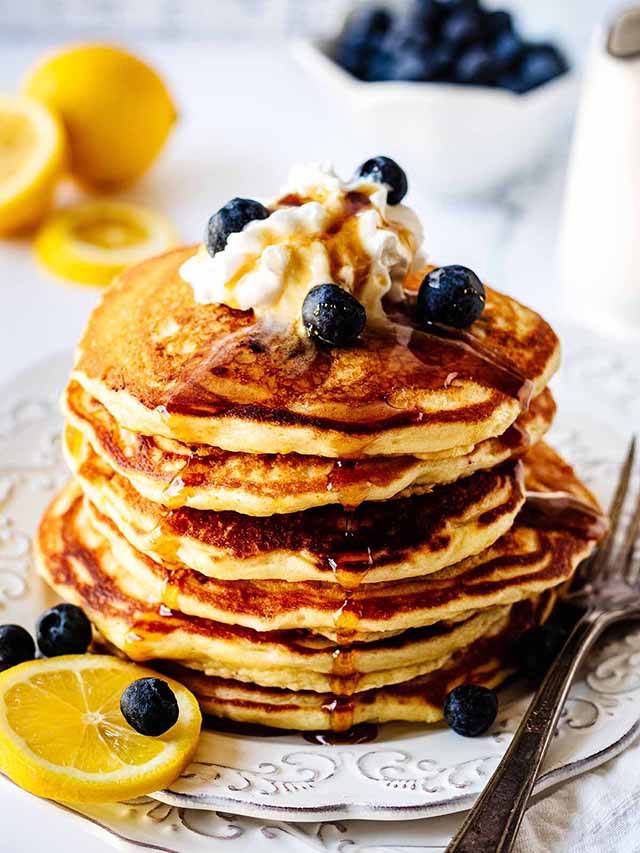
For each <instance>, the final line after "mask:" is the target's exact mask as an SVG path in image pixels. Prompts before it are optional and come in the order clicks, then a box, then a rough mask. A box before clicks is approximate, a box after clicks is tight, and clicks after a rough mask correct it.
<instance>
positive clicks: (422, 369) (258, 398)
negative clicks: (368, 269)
mask: <svg viewBox="0 0 640 853" xmlns="http://www.w3.org/2000/svg"><path fill="white" fill-rule="evenodd" d="M194 253H195V249H194V248H193V247H191V248H183V249H178V250H174V251H172V252H168V253H167V254H165V255H161V256H158V257H155V258H151V259H149V260H146V261H144V262H143V263H141V264H139V265H137V266H135V267H132V268H130V269H128V270H126V271H125V272H124V273H123V274H122V275H121V276H120V277H119V278H118V280H117V281H116V282H115V283H114V284H113V285H112V286H111V287H110V288H109V289H108V290H107V291H106V292H105V294H104V297H103V299H102V302H101V304H100V305H99V306H98V307H97V308H96V310H95V311H94V312H93V314H92V315H91V318H90V320H89V323H88V326H87V328H86V330H85V333H84V335H83V337H82V340H81V342H80V345H79V348H78V353H77V360H76V365H75V369H74V372H73V378H74V379H75V380H76V381H78V382H79V383H80V384H81V385H82V386H83V387H84V388H85V389H86V391H87V392H88V393H89V394H90V395H91V396H93V397H95V398H96V399H97V400H99V401H100V402H101V403H102V404H103V405H104V406H106V408H107V409H108V410H109V411H110V412H111V414H112V415H113V417H114V418H115V420H116V421H117V422H118V423H119V424H120V425H121V426H123V427H125V428H126V429H129V430H132V431H134V432H138V433H142V434H145V435H159V436H165V437H167V438H173V439H176V440H178V441H182V442H186V443H198V444H208V445H214V446H216V447H220V448H222V449H224V450H230V451H239V452H248V453H291V452H295V453H300V454H304V455H306V454H312V455H320V456H327V457H333V458H338V459H345V458H355V457H360V456H378V455H383V456H386V455H392V454H402V455H404V454H410V455H416V454H420V453H434V452H438V451H443V450H449V449H452V448H455V447H461V446H472V445H476V444H478V443H479V442H481V441H484V440H485V439H487V438H491V437H494V436H497V435H502V434H503V433H504V432H505V431H506V430H507V429H508V427H509V426H510V425H511V424H512V423H513V422H514V421H515V420H516V418H517V417H518V416H519V415H520V413H521V411H522V410H523V407H524V406H525V405H526V400H527V399H528V397H529V396H531V395H533V396H536V395H537V394H538V393H540V392H541V391H542V390H543V388H544V387H545V386H546V385H547V383H548V381H549V378H550V377H551V375H552V374H553V372H554V371H555V369H556V368H557V365H558V361H559V343H558V339H557V337H556V336H555V334H554V332H553V330H552V329H551V327H550V326H549V325H548V324H547V323H546V322H545V321H544V320H542V318H541V317H539V316H538V315H537V314H536V313H535V312H533V311H531V310H530V309H528V308H525V307H524V306H522V305H520V304H519V303H517V302H515V300H513V299H511V298H509V297H507V296H505V295H503V294H499V293H497V292H496V291H494V290H492V289H487V301H486V307H485V310H484V312H483V314H482V316H481V317H480V319H479V320H477V321H476V322H475V323H474V324H473V326H472V327H471V330H470V334H467V333H455V334H454V333H453V332H452V330H444V329H436V328H435V327H434V328H432V329H431V330H430V331H429V333H426V332H423V331H419V330H417V329H416V328H414V327H413V326H412V325H411V319H410V313H411V312H410V308H409V307H404V308H402V309H400V308H399V307H397V306H396V310H395V313H394V316H393V318H391V317H389V319H388V321H387V323H386V325H385V326H383V327H375V328H371V327H370V326H371V324H369V326H368V327H367V329H366V330H365V332H364V333H363V336H362V338H361V340H359V342H358V343H357V344H356V345H354V346H352V347H346V348H325V347H319V346H316V345H315V344H314V343H312V342H311V341H309V340H308V339H307V338H306V337H303V338H301V337H298V336H297V335H295V334H294V333H293V331H292V329H291V328H289V327H288V328H286V329H282V328H276V327H274V326H267V325H265V324H264V323H258V322H256V320H255V317H254V315H253V312H252V311H237V310H233V309H231V308H228V307H226V306H225V305H201V304H198V303H196V302H195V300H194V297H193V291H192V289H191V287H190V285H188V284H187V283H186V282H184V281H183V280H182V279H181V278H180V275H179V273H178V270H179V268H180V266H181V265H182V263H183V262H184V261H185V260H186V259H187V258H189V257H190V256H191V255H193V254H194Z"/></svg>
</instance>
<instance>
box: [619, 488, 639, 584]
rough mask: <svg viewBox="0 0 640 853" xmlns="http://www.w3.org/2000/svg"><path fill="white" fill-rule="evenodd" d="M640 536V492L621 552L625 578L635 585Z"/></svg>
mask: <svg viewBox="0 0 640 853" xmlns="http://www.w3.org/2000/svg"><path fill="white" fill-rule="evenodd" d="M639 538H640V492H639V493H638V498H637V500H636V507H635V510H634V512H633V517H632V519H631V521H630V522H629V527H628V528H627V532H626V534H625V537H624V543H623V545H622V550H621V554H620V562H621V565H622V566H624V573H625V580H626V582H627V583H628V584H629V585H630V586H633V585H634V584H635V583H636V581H637V580H638V572H639V571H640V564H639V563H638V560H636V559H635V556H636V547H637V545H638V539H639Z"/></svg>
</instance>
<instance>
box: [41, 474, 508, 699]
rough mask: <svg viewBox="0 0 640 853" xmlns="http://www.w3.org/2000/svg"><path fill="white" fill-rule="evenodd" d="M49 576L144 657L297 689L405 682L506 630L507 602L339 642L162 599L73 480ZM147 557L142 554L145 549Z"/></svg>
mask: <svg viewBox="0 0 640 853" xmlns="http://www.w3.org/2000/svg"><path fill="white" fill-rule="evenodd" d="M37 554H38V564H39V567H40V571H41V572H42V573H43V574H44V576H45V577H46V579H47V581H48V582H49V583H51V584H52V585H53V586H54V588H55V589H56V590H57V591H58V592H59V593H60V594H61V595H62V596H63V597H64V598H65V599H66V600H68V601H72V602H75V603H76V604H78V605H79V606H81V607H83V609H84V610H85V612H86V613H87V615H88V616H89V617H90V618H91V620H92V622H93V623H94V624H95V625H96V627H97V628H98V630H99V631H100V632H101V634H102V635H103V636H104V637H105V638H106V639H107V640H108V642H109V643H111V644H112V645H114V646H115V647H116V648H118V649H120V650H121V651H124V652H125V653H126V654H127V655H128V656H129V657H130V658H132V659H133V660H137V661H146V660H154V659H166V660H174V661H180V662H181V663H182V664H183V665H186V666H188V667H191V668H196V669H199V670H202V671H204V672H205V673H206V674H208V675H216V676H218V677H222V678H232V679H235V680H240V681H247V682H256V683H258V684H262V685H265V686H279V687H289V688H292V689H296V690H314V691H319V692H327V691H331V692H333V693H335V694H336V695H344V694H349V693H352V692H355V691H358V690H366V689H371V688H375V687H380V686H383V685H385V684H392V683H396V682H400V681H407V680H408V679H411V678H415V677H417V676H418V675H421V674H424V673H426V672H431V671H434V670H436V669H439V668H441V667H442V666H444V665H446V663H447V662H448V661H449V659H450V658H451V655H452V654H454V653H455V652H456V651H457V650H458V649H460V648H463V647H465V646H468V645H469V644H470V643H472V642H474V641H476V640H478V639H480V638H482V637H485V636H487V635H489V634H493V633H496V632H498V631H501V630H502V629H503V628H504V627H505V626H506V625H507V624H508V623H509V620H510V612H511V608H510V607H509V606H504V607H495V608H488V609H486V610H484V611H483V612H481V613H478V612H477V613H471V614H461V617H460V618H459V620H458V621H452V622H448V621H443V622H439V623H438V624H437V625H431V626H427V627H424V628H422V629H417V630H413V631H407V632H404V633H403V634H402V635H400V636H396V637H393V638H384V639H381V640H378V641H376V642H369V643H363V642H355V643H352V644H351V645H349V646H348V647H346V646H343V647H339V646H336V644H335V643H332V642H329V641H328V640H326V639H323V638H321V637H315V636H313V635H310V634H309V633H308V632H305V631H302V630H290V631H260V632H257V631H254V630H251V629H247V628H243V627H241V626H238V625H229V624H225V623H220V622H215V621H212V620H208V619H203V618H198V617H194V616H188V615H185V614H183V613H181V612H179V611H173V612H172V611H171V610H169V609H168V608H166V607H162V606H161V604H160V602H161V598H162V593H163V588H162V581H161V578H160V577H159V576H158V575H156V576H155V577H157V583H156V587H155V591H154V592H155V594H154V595H152V594H150V589H149V587H148V585H147V584H145V582H144V580H143V579H141V576H143V575H144V573H145V569H142V570H141V572H133V571H127V569H124V568H123V563H122V561H121V560H120V558H119V556H120V555H119V553H118V552H117V551H116V550H115V549H112V548H111V546H110V543H109V541H108V540H106V539H104V538H103V536H102V535H101V533H100V531H98V530H97V529H96V527H95V526H94V524H93V520H92V517H91V513H90V512H89V511H88V506H87V503H86V501H85V500H84V499H83V498H82V496H81V494H80V493H79V491H78V489H77V487H75V486H74V485H70V486H69V487H67V489H66V490H65V491H64V492H63V493H62V494H61V495H60V496H59V497H58V498H57V499H56V501H54V503H53V504H52V506H51V508H50V509H49V511H48V513H47V514H46V515H45V517H44V520H43V522H42V526H41V529H40V533H39V536H38V542H37ZM142 559H144V558H142Z"/></svg>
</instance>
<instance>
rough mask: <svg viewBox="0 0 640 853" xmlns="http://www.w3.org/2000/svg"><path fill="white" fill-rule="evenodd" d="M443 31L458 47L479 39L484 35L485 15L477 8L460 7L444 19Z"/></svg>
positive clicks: (446, 39) (444, 35)
mask: <svg viewBox="0 0 640 853" xmlns="http://www.w3.org/2000/svg"><path fill="white" fill-rule="evenodd" d="M441 32H442V38H443V39H445V41H448V42H449V43H450V44H452V45H455V46H456V47H463V46H464V45H467V44H471V43H472V42H475V41H479V40H480V39H482V37H483V36H484V15H483V14H482V12H480V11H479V10H477V9H473V8H471V9H460V10H459V11H455V12H453V13H452V14H451V15H449V17H447V18H446V19H445V20H444V22H443V24H442V30H441Z"/></svg>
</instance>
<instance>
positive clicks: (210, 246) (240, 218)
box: [205, 198, 269, 257]
mask: <svg viewBox="0 0 640 853" xmlns="http://www.w3.org/2000/svg"><path fill="white" fill-rule="evenodd" d="M268 216H269V211H268V210H267V208H266V207H265V206H264V205H263V204H260V202H259V201H254V200H253V199H252V198H232V199H231V201H228V202H227V203H226V204H225V205H224V207H221V208H220V210H218V211H217V212H216V213H214V214H213V216H212V217H211V218H210V219H209V222H208V224H207V233H206V234H205V243H206V245H207V251H208V252H209V254H210V255H211V257H213V256H214V255H215V254H217V253H218V252H221V251H222V250H223V249H224V247H225V246H226V245H227V239H228V237H229V235H230V234H233V233H235V232H236V231H242V229H243V228H244V226H245V225H247V224H248V223H249V222H253V220H254V219H266V218H267V217H268Z"/></svg>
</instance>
